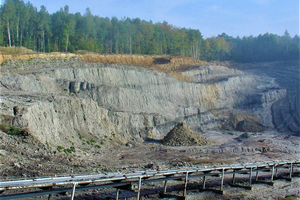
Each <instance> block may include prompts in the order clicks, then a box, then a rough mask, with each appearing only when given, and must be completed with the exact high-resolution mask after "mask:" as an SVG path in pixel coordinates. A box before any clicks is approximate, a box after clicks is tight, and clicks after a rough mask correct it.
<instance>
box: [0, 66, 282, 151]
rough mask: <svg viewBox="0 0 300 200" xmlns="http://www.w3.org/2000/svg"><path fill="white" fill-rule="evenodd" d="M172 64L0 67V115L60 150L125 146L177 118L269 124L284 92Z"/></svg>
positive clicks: (256, 79) (250, 79)
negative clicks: (95, 144) (91, 144)
mask: <svg viewBox="0 0 300 200" xmlns="http://www.w3.org/2000/svg"><path fill="white" fill-rule="evenodd" d="M158 61H159V62H158ZM158 61H157V62H158V63H157V64H158V65H160V60H158ZM163 61H164V62H163V63H162V64H161V65H165V64H166V62H167V61H166V60H163ZM161 62H162V61H161ZM178 62H179V61H178ZM180 62H183V61H180ZM176 66H177V67H176V68H174V69H171V70H169V72H170V73H169V72H168V73H165V72H163V70H160V71H157V70H150V69H152V68H154V67H153V66H152V67H151V66H150V67H147V68H149V69H146V68H142V67H137V66H133V65H124V64H102V63H85V62H82V61H81V62H70V63H62V64H59V63H56V64H53V65H52V66H48V65H47V66H46V65H45V66H44V65H43V64H41V65H36V64H35V65H30V66H26V67H24V66H23V67H22V68H14V69H13V70H12V69H11V68H5V67H3V69H2V75H1V95H2V97H1V115H2V119H12V120H8V121H7V123H13V124H14V125H16V126H21V127H26V128H27V129H28V130H29V132H30V133H31V134H32V135H33V136H34V137H36V138H37V139H39V140H40V141H41V142H43V143H47V144H49V145H52V146H59V145H64V146H67V147H69V146H73V145H75V146H76V145H78V146H79V145H81V143H82V137H85V138H86V139H92V140H97V141H105V140H107V141H108V140H115V141H117V142H119V143H122V144H125V143H127V142H129V141H134V140H141V141H142V140H143V139H144V138H146V136H147V133H149V132H150V133H151V135H152V137H153V138H155V139H162V138H163V137H164V136H165V135H166V134H167V133H168V132H169V131H170V130H171V129H172V128H174V126H175V125H176V124H177V123H178V122H184V123H186V124H187V125H188V126H189V127H190V128H191V129H192V130H194V131H197V132H201V131H206V130H209V129H220V128H222V127H224V124H227V125H226V126H227V127H228V126H230V127H233V128H236V124H237V123H239V122H241V121H243V120H244V118H243V119H240V120H238V121H237V122H236V123H235V125H232V124H230V123H228V120H229V119H230V114H229V113H233V115H235V116H239V115H243V116H248V117H249V116H250V117H251V118H252V119H255V120H256V121H257V122H259V123H261V124H262V125H263V126H264V127H266V128H268V127H272V115H271V111H270V107H271V106H272V104H273V103H274V102H276V101H277V100H279V99H281V98H282V97H284V96H285V93H286V91H285V90H284V89H280V88H279V87H278V85H277V84H276V83H275V81H274V79H271V78H267V77H260V76H256V75H253V74H246V73H243V72H241V71H239V70H234V69H230V68H227V67H223V66H217V65H208V64H207V65H197V66H193V67H180V65H179V64H178V65H176ZM156 68H157V66H156ZM162 68H163V67H162ZM177 76H178V77H181V78H182V77H186V80H185V81H183V80H182V79H181V78H176V77H177ZM237 119H238V117H237Z"/></svg>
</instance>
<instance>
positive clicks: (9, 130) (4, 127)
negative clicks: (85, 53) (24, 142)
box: [0, 124, 29, 136]
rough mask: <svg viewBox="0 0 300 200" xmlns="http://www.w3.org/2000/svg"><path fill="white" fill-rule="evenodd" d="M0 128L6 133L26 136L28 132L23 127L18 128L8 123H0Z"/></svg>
mask: <svg viewBox="0 0 300 200" xmlns="http://www.w3.org/2000/svg"><path fill="white" fill-rule="evenodd" d="M0 129H1V130H2V131H3V132H4V133H6V134H8V135H14V136H28V135H29V134H28V132H27V130H26V129H24V128H20V127H17V126H13V125H8V124H0Z"/></svg>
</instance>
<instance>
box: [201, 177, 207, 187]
mask: <svg viewBox="0 0 300 200" xmlns="http://www.w3.org/2000/svg"><path fill="white" fill-rule="evenodd" d="M205 182H206V176H203V187H202V189H205Z"/></svg>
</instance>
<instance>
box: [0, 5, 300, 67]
mask: <svg viewBox="0 0 300 200" xmlns="http://www.w3.org/2000/svg"><path fill="white" fill-rule="evenodd" d="M0 17H1V19H0V23H1V24H0V46H9V47H11V46H23V47H26V48H28V49H32V50H34V51H37V52H58V51H59V52H76V51H77V50H86V51H93V52H97V53H101V54H158V55H159V54H167V55H183V56H189V57H193V58H195V59H200V60H205V61H225V60H231V61H236V62H263V61H279V60H295V59H299V36H298V35H295V36H294V37H291V36H290V34H289V33H288V31H287V30H285V32H284V33H283V35H281V36H279V35H276V34H272V33H265V34H260V35H258V36H244V37H242V38H240V37H232V36H229V35H227V34H226V33H222V34H220V35H218V36H216V37H210V38H203V35H202V34H201V32H200V30H196V29H187V28H180V27H175V26H173V25H171V24H168V22H166V21H163V22H159V23H153V22H152V21H145V20H142V19H139V18H134V19H131V18H126V17H124V18H122V19H118V18H116V17H112V18H108V17H100V16H95V15H93V14H92V11H91V10H90V9H89V8H86V10H85V13H84V14H83V15H82V14H81V13H75V14H73V13H70V12H69V6H68V5H66V6H65V7H64V8H61V9H60V10H59V11H57V12H55V13H52V14H49V12H48V11H47V8H46V7H45V6H41V7H40V8H39V9H38V8H36V7H35V6H34V5H32V4H31V3H29V2H28V3H24V1H22V0H6V1H5V2H4V4H3V5H2V6H1V8H0ZM199 20H201V19H199Z"/></svg>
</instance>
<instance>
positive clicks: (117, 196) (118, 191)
mask: <svg viewBox="0 0 300 200" xmlns="http://www.w3.org/2000/svg"><path fill="white" fill-rule="evenodd" d="M119 193H120V189H119V188H117V193H116V200H118V199H119Z"/></svg>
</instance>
